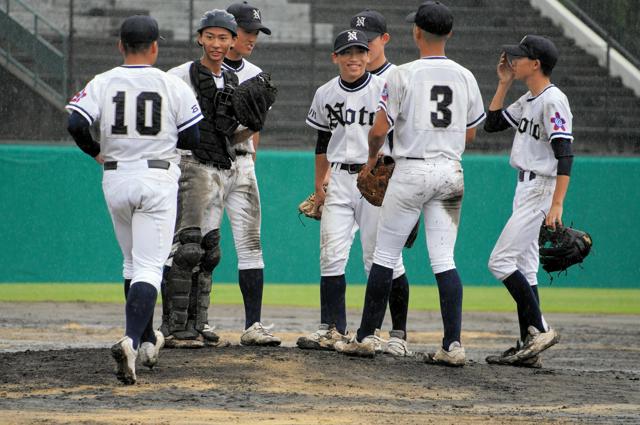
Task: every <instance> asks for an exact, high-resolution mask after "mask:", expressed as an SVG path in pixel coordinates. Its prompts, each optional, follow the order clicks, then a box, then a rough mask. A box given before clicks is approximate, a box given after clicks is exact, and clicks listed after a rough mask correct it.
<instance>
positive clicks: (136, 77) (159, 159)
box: [66, 16, 202, 384]
mask: <svg viewBox="0 0 640 425" xmlns="http://www.w3.org/2000/svg"><path fill="white" fill-rule="evenodd" d="M158 37H159V36H158V24H157V23H156V21H155V19H153V18H151V17H149V16H132V17H129V18H127V19H126V20H125V21H124V22H123V23H122V26H121V28H120V42H119V49H120V51H121V52H122V54H123V56H124V64H123V65H122V66H119V67H116V68H114V69H112V70H110V71H107V72H105V73H103V74H99V75H97V76H96V77H95V78H94V79H93V80H91V81H90V82H89V83H88V84H87V86H86V87H85V88H84V89H83V90H82V91H81V92H80V93H78V94H77V95H76V96H75V97H74V98H73V99H71V101H70V103H69V104H68V105H67V107H66V108H67V109H68V110H69V111H70V112H71V115H70V117H69V132H70V133H71V135H72V136H73V138H74V140H75V141H76V143H77V144H78V146H79V147H80V148H81V149H82V150H83V151H84V152H85V153H87V154H88V155H90V156H91V157H93V158H94V159H95V160H96V162H98V163H99V164H103V167H104V175H103V179H102V188H103V191H104V196H105V200H106V202H107V207H108V209H109V213H110V214H111V219H112V221H113V227H114V230H115V233H116V238H117V239H118V243H119V245H120V249H121V250H122V254H123V257H124V263H123V274H124V282H125V295H126V308H125V312H126V331H125V336H124V337H123V338H122V339H120V340H119V341H118V342H117V343H116V344H115V345H113V346H112V347H111V354H112V356H113V357H114V359H115V360H116V363H117V377H118V379H119V380H120V381H122V382H123V383H125V384H133V383H135V382H136V371H135V362H136V358H137V357H138V354H140V358H141V360H142V363H143V364H144V365H146V366H148V367H153V366H154V365H155V364H156V362H157V360H158V352H159V350H160V348H161V347H162V345H163V343H164V338H163V335H162V333H160V332H157V331H156V332H154V331H153V310H154V307H155V303H156V297H157V293H158V290H159V289H160V282H161V280H162V266H163V263H164V261H165V259H166V258H167V256H168V254H169V250H170V248H171V240H172V238H173V229H174V223H175V218H176V196H177V191H178V179H179V177H180V169H179V168H178V161H179V159H180V156H179V155H178V153H177V151H176V145H178V146H180V147H181V148H189V149H190V148H195V147H197V146H198V145H199V138H200V135H199V131H198V126H197V125H195V124H197V123H198V122H199V121H200V120H202V113H201V112H200V107H199V106H198V102H197V100H196V98H195V96H194V95H193V93H192V92H191V90H190V89H189V87H188V86H187V85H186V84H185V83H184V82H182V81H180V80H179V79H178V78H176V77H174V76H171V75H168V74H166V73H164V72H162V71H160V70H158V69H156V68H153V67H152V65H153V64H154V63H155V62H156V59H157V57H158V43H157V40H158ZM97 121H99V122H100V134H101V138H100V140H101V143H100V144H98V143H97V142H96V141H94V140H93V139H92V137H91V134H90V132H89V127H90V125H91V124H93V123H94V122H97Z"/></svg>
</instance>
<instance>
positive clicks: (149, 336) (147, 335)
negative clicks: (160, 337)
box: [124, 279, 156, 345]
mask: <svg viewBox="0 0 640 425" xmlns="http://www.w3.org/2000/svg"><path fill="white" fill-rule="evenodd" d="M130 288H131V279H125V280H124V299H125V300H127V298H129V289H130ZM141 341H142V342H150V343H152V344H153V345H155V344H156V333H155V332H154V331H153V312H152V313H151V318H150V319H149V323H148V324H147V327H146V328H145V329H144V332H143V333H142V337H141Z"/></svg>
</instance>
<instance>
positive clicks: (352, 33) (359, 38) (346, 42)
mask: <svg viewBox="0 0 640 425" xmlns="http://www.w3.org/2000/svg"><path fill="white" fill-rule="evenodd" d="M352 46H358V47H362V48H363V49H365V50H369V39H368V38H367V34H365V33H364V32H362V31H360V30H354V29H351V30H346V31H342V32H341V33H340V34H338V35H337V36H336V40H335V41H334V42H333V53H340V52H342V51H343V50H345V49H348V48H349V47H352Z"/></svg>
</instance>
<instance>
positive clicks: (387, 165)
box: [357, 156, 396, 207]
mask: <svg viewBox="0 0 640 425" xmlns="http://www.w3.org/2000/svg"><path fill="white" fill-rule="evenodd" d="M395 166H396V163H395V161H394V160H393V158H391V157H390V156H381V157H379V158H378V162H376V166H375V167H373V169H372V170H371V172H370V173H366V172H365V170H364V169H363V170H361V171H360V173H359V174H358V182H357V186H358V190H359V191H360V193H362V196H364V198H365V199H366V200H367V201H369V203H370V204H371V205H375V206H376V207H379V206H380V205H382V200H383V199H384V194H385V193H386V191H387V186H388V185H389V179H390V178H391V175H392V174H393V169H394V167H395Z"/></svg>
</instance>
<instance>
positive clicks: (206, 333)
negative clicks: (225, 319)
mask: <svg viewBox="0 0 640 425" xmlns="http://www.w3.org/2000/svg"><path fill="white" fill-rule="evenodd" d="M215 328H216V327H215V326H209V324H205V325H204V327H203V329H202V330H201V331H198V332H200V335H201V336H202V340H203V342H204V344H205V345H206V346H207V347H228V346H229V345H231V343H230V342H229V341H227V340H226V339H220V336H219V335H218V334H217V333H215V332H214V329H215Z"/></svg>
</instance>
